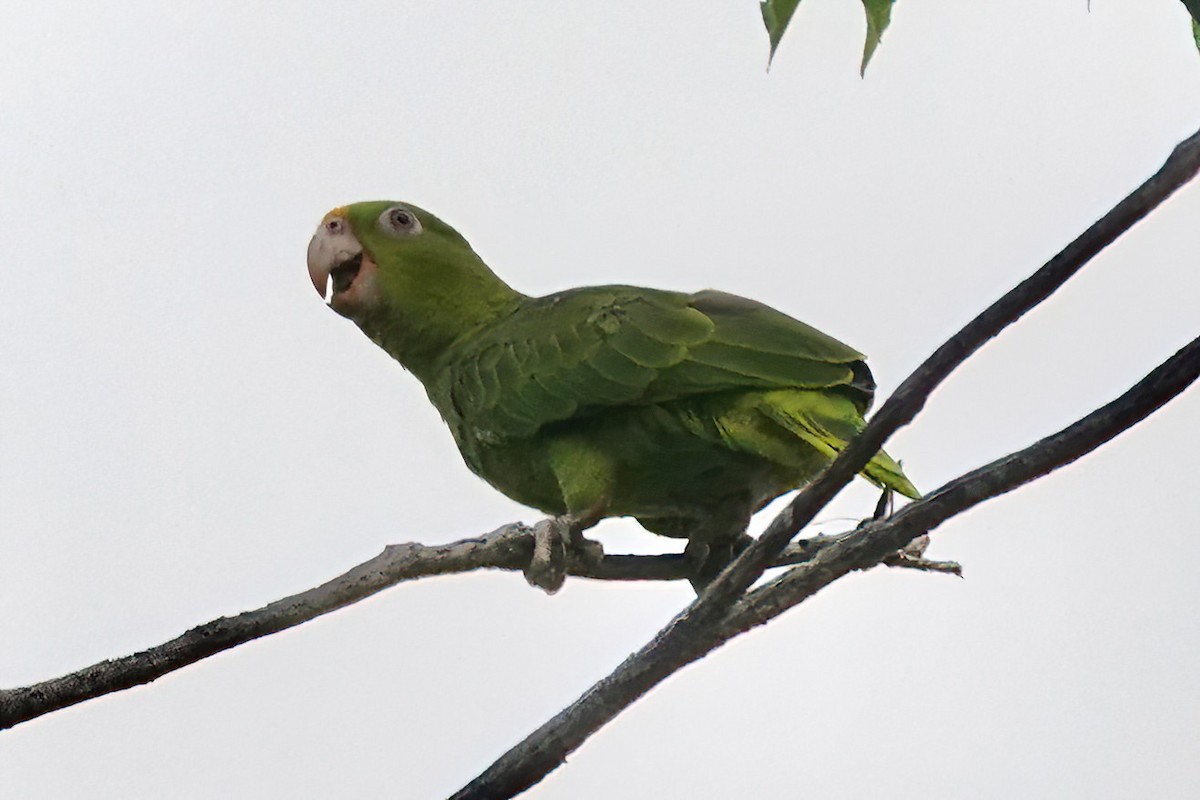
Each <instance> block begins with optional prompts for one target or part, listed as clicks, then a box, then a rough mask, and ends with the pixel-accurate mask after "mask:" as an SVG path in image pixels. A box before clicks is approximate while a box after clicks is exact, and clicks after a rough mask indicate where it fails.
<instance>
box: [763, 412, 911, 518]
mask: <svg viewBox="0 0 1200 800" xmlns="http://www.w3.org/2000/svg"><path fill="white" fill-rule="evenodd" d="M761 399H762V401H763V402H761V403H759V404H758V410H759V411H760V412H762V413H764V414H765V415H766V416H767V417H768V418H770V419H771V420H772V421H773V422H775V423H776V424H777V425H780V426H782V427H784V428H786V429H787V430H788V432H789V433H791V434H793V435H795V436H796V437H797V438H799V439H801V440H802V441H804V442H805V443H806V444H808V445H810V446H811V447H812V448H813V449H815V450H817V451H818V452H819V453H821V454H822V455H823V456H825V457H826V458H829V459H833V458H836V457H837V455H838V453H840V452H841V451H842V450H844V449H845V448H846V445H847V443H848V442H849V441H850V439H852V438H853V437H854V436H855V435H856V434H857V433H858V432H859V431H860V430H862V428H863V424H864V423H863V421H862V417H861V416H860V415H859V413H858V409H857V408H855V406H854V404H853V403H852V402H851V401H850V400H849V398H846V397H843V396H841V395H834V394H829V393H826V392H821V391H805V390H796V389H791V390H780V391H772V392H764V393H763V394H762V395H761ZM859 474H860V475H862V476H863V477H864V478H866V479H867V480H869V481H870V482H871V483H873V484H875V485H876V486H879V487H880V488H883V489H891V490H893V491H895V492H898V493H900V494H902V495H904V496H905V497H909V498H912V499H913V500H918V499H920V497H921V493H920V492H919V491H917V487H915V486H913V484H912V481H910V480H909V479H908V477H907V476H906V475H905V474H904V470H903V469H901V468H900V465H899V464H898V463H896V461H895V460H894V459H893V458H892V457H891V456H889V455H888V454H887V453H885V452H884V451H882V450H880V451H879V452H878V453H876V454H875V456H874V458H872V459H871V460H870V461H869V462H867V466H865V467H864V468H863V470H862V472H860V473H859Z"/></svg>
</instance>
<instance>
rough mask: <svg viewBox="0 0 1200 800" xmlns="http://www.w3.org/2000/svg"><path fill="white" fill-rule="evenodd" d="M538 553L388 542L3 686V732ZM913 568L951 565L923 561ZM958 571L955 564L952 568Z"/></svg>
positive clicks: (591, 572) (577, 568) (624, 569)
mask: <svg viewBox="0 0 1200 800" xmlns="http://www.w3.org/2000/svg"><path fill="white" fill-rule="evenodd" d="M845 535H846V534H837V535H822V536H814V537H811V538H809V539H801V540H798V541H796V542H793V543H792V544H790V545H789V546H788V548H787V549H786V550H785V551H784V552H783V554H782V555H781V556H780V557H779V558H778V559H777V560H776V563H775V564H774V565H773V566H778V567H784V566H790V565H794V564H800V563H803V562H804V561H807V560H808V559H810V558H812V557H813V556H814V555H815V554H816V553H817V552H819V551H820V550H821V549H822V548H823V547H827V546H829V545H830V544H832V543H833V542H835V541H837V540H838V539H840V538H842V537H843V536H845ZM532 552H533V536H532V533H531V531H530V529H529V528H527V527H526V526H524V525H522V524H520V523H512V524H510V525H505V526H503V527H500V528H497V529H496V530H494V531H492V532H491V533H485V534H483V535H481V536H476V537H471V538H468V539H461V540H459V541H456V542H450V543H448V544H442V545H424V544H417V543H415V542H410V543H406V544H395V545H389V546H387V547H385V548H384V550H383V552H381V553H380V554H379V555H377V556H375V557H374V558H372V559H370V560H368V561H365V562H363V563H362V564H359V565H358V566H356V567H353V568H352V569H350V570H348V571H347V572H345V573H343V574H341V575H339V576H337V577H336V578H333V579H332V580H329V581H326V582H325V583H323V584H321V585H320V586H317V587H314V588H312V589H309V590H307V591H304V592H300V593H299V594H294V595H292V596H290V597H285V598H283V599H282V600H277V601H275V602H273V603H271V604H269V605H266V606H263V607H262V608H258V609H254V610H253V611H246V612H243V613H241V614H238V615H237V616H234V617H220V618H218V619H215V620H213V621H211V622H207V623H205V624H203V625H200V626H198V627H195V628H192V629H191V630H189V631H187V632H186V633H184V634H182V635H181V636H178V637H176V638H174V639H172V640H171V641H169V642H165V643H164V644H161V645H158V646H157V647H152V648H150V649H148V650H143V651H141V652H138V653H134V654H133V655H129V656H125V657H123V658H116V659H111V660H107V661H102V662H100V663H98V664H94V665H92V666H90V667H85V668H83V669H81V670H78V671H76V672H72V673H70V674H68V675H63V676H61V677H58V678H53V679H51V680H48V681H43V682H42V683H38V684H35V685H32V686H25V687H21V688H15V689H4V690H0V730H4V729H7V728H11V727H13V726H14V725H19V724H20V723H22V722H28V721H29V720H31V719H35V718H37V717H40V716H42V715H44V714H49V713H50V712H53V711H58V710H59V709H62V708H66V707H68V706H72V705H76V704H78V703H82V702H84V701H85V700H90V699H92V698H94V697H100V696H102V695H105V694H111V693H113V692H119V691H123V690H125V689H131V688H133V687H134V686H140V685H142V684H145V683H150V682H151V681H154V680H157V679H158V678H161V677H162V676H163V675H166V674H167V673H170V672H174V671H175V670H177V669H182V668H183V667H186V666H188V665H190V664H194V663H196V662H197V661H201V660H203V659H205V658H208V657H209V656H214V655H216V654H217V653H220V652H223V651H225V650H229V649H230V648H233V647H237V646H238V645H241V644H245V643H246V642H250V641H253V640H254V639H258V638H260V637H263V636H268V635H270V634H272V633H278V632H280V631H283V630H286V629H288V628H292V627H295V626H296V625H300V624H301V623H304V622H307V621H309V620H311V619H314V618H316V617H319V616H321V615H323V614H328V613H329V612H331V611H336V610H337V609H339V608H342V607H344V606H347V605H350V604H352V603H356V602H358V601H359V600H363V599H365V598H367V597H370V596H371V595H373V594H377V593H378V592H381V591H383V590H384V589H388V588H390V587H392V586H395V585H396V584H397V583H402V582H404V581H411V580H416V579H418V578H426V577H430V576H434V575H449V574H454V573H460V572H470V571H473V570H478V569H497V570H508V571H513V572H520V571H522V570H523V569H524V568H525V567H526V566H527V565H528V564H529V557H530V554H531V553H532ZM567 566H568V574H570V575H572V576H575V577H579V578H592V579H596V580H608V581H664V580H684V579H686V578H688V577H690V576H691V570H692V565H691V564H689V563H688V562H687V561H686V560H685V559H684V558H683V556H682V555H675V554H667V555H658V556H635V555H610V556H605V557H604V558H603V559H602V560H601V561H600V562H598V563H597V562H593V561H590V560H588V559H579V558H574V559H573V560H571V561H570V563H568V565H567ZM895 566H898V567H908V568H910V569H926V570H931V571H946V569H945V568H942V567H936V568H935V567H930V566H929V565H925V564H920V563H899V562H897V563H896V564H895ZM951 571H952V570H951Z"/></svg>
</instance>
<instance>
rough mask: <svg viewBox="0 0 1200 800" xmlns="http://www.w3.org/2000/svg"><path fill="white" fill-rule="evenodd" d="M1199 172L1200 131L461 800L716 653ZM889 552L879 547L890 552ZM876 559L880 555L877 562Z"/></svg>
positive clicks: (945, 353) (519, 778) (929, 368)
mask: <svg viewBox="0 0 1200 800" xmlns="http://www.w3.org/2000/svg"><path fill="white" fill-rule="evenodd" d="M1197 171H1200V131H1197V132H1196V133H1194V134H1193V135H1192V136H1190V137H1189V138H1188V139H1185V140H1184V141H1183V142H1181V143H1180V144H1179V145H1177V146H1176V147H1175V149H1174V150H1173V151H1172V152H1171V155H1170V156H1169V157H1168V158H1167V160H1166V162H1165V163H1164V164H1163V166H1162V168H1160V169H1159V170H1158V172H1156V173H1155V174H1154V175H1153V176H1151V177H1150V178H1149V179H1148V180H1146V181H1145V182H1144V183H1143V184H1142V185H1141V186H1139V187H1138V188H1137V189H1135V190H1134V191H1133V192H1132V193H1131V194H1130V195H1128V196H1127V197H1126V198H1125V199H1123V200H1122V201H1121V202H1119V203H1117V205H1116V206H1114V207H1113V209H1112V210H1111V211H1109V212H1108V213H1107V214H1105V215H1104V216H1103V217H1102V218H1101V219H1100V220H1098V221H1097V222H1095V223H1094V224H1092V225H1091V226H1090V227H1089V228H1088V229H1087V230H1086V231H1084V232H1083V234H1081V235H1080V236H1079V237H1078V238H1076V239H1075V240H1074V241H1073V242H1071V243H1070V244H1069V245H1067V246H1066V247H1065V248H1064V249H1063V250H1062V251H1060V252H1059V253H1058V254H1057V255H1056V256H1054V258H1052V259H1051V260H1050V261H1048V262H1047V263H1046V264H1045V265H1043V266H1042V267H1041V268H1040V269H1039V270H1037V272H1035V273H1034V274H1033V275H1031V276H1030V277H1028V278H1026V279H1025V280H1024V281H1022V282H1021V283H1020V284H1018V285H1017V286H1016V287H1015V288H1014V289H1012V290H1011V291H1009V292H1008V293H1007V294H1005V295H1004V296H1003V297H1001V298H1000V299H999V300H997V301H996V302H995V303H993V304H992V305H991V306H989V307H988V308H987V309H985V310H984V311H983V313H981V314H980V315H979V316H977V317H976V318H975V319H973V320H971V321H970V322H969V323H967V324H966V325H965V326H964V327H963V328H962V330H960V331H959V332H958V333H956V334H955V335H954V336H952V337H950V339H949V340H947V342H946V343H945V344H943V345H942V346H941V347H939V348H938V349H937V350H936V351H935V352H934V353H933V355H931V356H930V357H929V358H928V359H926V360H925V361H924V363H922V364H921V365H920V366H919V367H918V368H917V369H916V370H915V371H914V372H913V373H912V374H911V375H910V376H909V377H908V378H907V379H906V380H905V381H904V382H903V383H902V384H901V385H900V387H899V388H898V389H897V390H896V392H895V393H894V394H893V395H892V396H891V397H890V398H889V399H888V401H887V402H886V403H884V405H883V406H882V407H881V408H880V410H879V412H878V413H877V414H876V415H875V416H874V417H873V418H872V419H871V421H870V423H868V425H867V426H866V428H864V429H863V431H862V432H861V433H860V434H859V435H858V436H857V437H856V438H855V439H854V441H852V442H851V443H850V445H849V446H848V447H847V448H846V449H845V450H843V451H842V452H841V453H840V454H839V455H838V457H837V458H836V459H835V460H834V461H833V463H832V464H830V465H829V467H827V468H826V469H825V471H824V472H822V473H821V474H820V475H819V476H817V478H816V479H815V480H813V481H812V482H811V483H809V484H808V485H807V486H805V487H804V488H803V489H802V490H801V491H800V492H799V494H798V495H797V496H796V498H795V499H794V500H793V501H792V502H791V503H790V504H789V505H788V506H787V507H786V508H785V509H784V510H783V512H781V513H780V514H779V515H778V516H777V517H776V518H775V519H774V520H773V521H772V522H771V524H770V525H769V526H768V527H767V530H766V531H765V532H764V533H763V534H762V536H760V537H759V538H758V540H757V541H756V542H755V543H754V544H753V545H751V546H750V547H748V548H746V549H745V550H744V551H742V553H741V554H740V555H739V556H738V557H737V558H735V559H734V560H733V561H732V562H731V563H730V564H729V566H727V567H726V568H725V569H724V570H723V571H722V572H721V574H720V575H718V576H717V578H716V579H715V580H714V581H713V582H712V583H711V584H710V585H709V586H708V588H707V589H706V590H705V591H704V592H703V594H701V595H700V597H698V598H697V599H696V601H695V602H693V603H692V604H691V605H690V606H688V607H687V608H686V609H684V610H683V611H682V612H681V613H680V614H679V615H677V616H676V617H675V618H674V619H673V620H671V622H670V623H668V625H667V626H666V627H665V628H663V629H662V630H661V631H659V632H658V633H657V634H656V635H655V636H654V638H653V639H652V640H651V641H650V642H648V643H647V644H646V645H645V646H643V647H642V648H641V649H640V650H638V651H637V652H636V653H634V654H633V655H631V656H630V657H629V658H628V659H627V660H626V661H625V662H624V663H622V664H621V665H620V666H619V667H618V668H617V670H616V671H614V672H613V673H612V674H611V675H609V676H608V677H607V678H604V679H602V680H601V681H599V682H598V683H596V684H595V685H593V686H592V688H591V689H589V690H588V691H587V692H585V693H584V694H583V696H581V697H580V698H579V699H578V700H576V701H575V702H574V703H572V704H571V705H570V706H568V707H567V708H566V709H564V710H563V711H561V712H560V713H559V714H557V715H555V716H554V717H553V718H552V719H550V720H549V721H548V722H546V723H545V724H544V725H542V726H541V727H540V728H538V729H537V730H536V731H534V732H533V733H531V734H530V735H529V736H527V737H526V738H525V739H524V740H523V741H522V742H520V743H518V744H517V745H516V746H514V747H513V748H512V749H510V750H509V751H508V752H507V753H505V754H504V755H502V756H501V757H500V758H499V759H497V760H496V761H495V762H494V763H493V764H492V765H491V766H490V767H488V769H486V770H485V771H484V772H483V773H482V774H480V775H479V776H478V777H477V778H476V779H475V780H473V781H471V783H469V784H468V785H467V786H465V787H463V789H461V790H460V791H459V792H458V793H457V794H455V795H454V797H455V798H462V799H463V800H465V799H466V798H495V797H511V796H513V795H515V794H517V793H519V792H521V791H524V790H525V789H527V788H529V787H530V786H532V785H533V784H534V783H537V782H538V781H540V780H541V779H542V778H543V777H545V775H546V774H548V773H549V772H550V771H551V770H553V769H555V768H557V767H558V766H559V765H560V764H562V763H563V762H564V761H565V760H566V757H567V755H568V754H570V753H571V752H573V751H574V750H575V749H576V748H577V747H579V746H580V745H581V744H583V742H584V741H585V740H586V739H587V738H588V736H590V735H591V734H592V733H594V732H595V731H596V730H598V729H599V728H600V727H602V726H603V725H605V724H606V723H607V722H608V721H609V720H611V719H612V718H613V717H615V716H616V715H617V714H619V713H620V712H621V711H622V710H624V709H625V708H626V707H627V706H629V705H630V704H631V703H633V702H634V701H635V700H637V699H638V698H639V697H641V696H642V695H643V694H645V693H646V692H648V691H650V689H652V688H653V687H654V686H656V685H657V684H658V683H659V682H660V681H662V680H663V679H665V678H666V677H667V676H668V675H670V674H672V673H673V672H674V671H675V670H677V669H679V668H680V667H682V666H684V665H685V664H688V663H690V662H692V661H694V660H695V659H697V658H699V657H700V656H702V655H703V654H705V653H706V652H708V651H709V650H710V649H711V648H712V647H713V646H714V643H715V641H716V639H715V637H717V635H718V634H717V630H718V628H719V625H720V622H721V621H722V618H723V617H725V615H726V614H727V613H728V610H729V608H730V607H731V606H732V604H733V603H734V602H735V601H736V600H737V598H739V597H740V596H741V595H742V594H743V593H744V592H745V591H746V590H747V589H748V588H749V587H750V586H751V585H752V584H753V583H754V582H755V581H756V580H758V578H759V577H761V576H762V574H763V571H764V570H765V569H766V568H767V566H768V565H769V564H770V563H771V562H772V561H773V560H774V559H775V558H776V557H777V556H778V555H779V553H780V552H782V550H783V548H784V547H785V546H786V544H787V542H788V541H789V540H790V539H791V538H792V537H793V536H795V535H796V533H797V531H799V530H800V529H801V528H802V527H804V526H805V525H807V524H809V523H810V522H811V521H812V519H813V517H815V516H816V514H817V513H818V512H819V511H820V510H821V509H822V508H824V507H825V505H826V504H828V503H829V501H830V500H832V499H833V498H834V496H836V495H837V493H838V492H840V491H841V489H842V487H843V486H845V485H846V484H847V483H848V482H849V481H850V480H851V479H852V478H853V477H854V476H855V475H856V474H857V473H858V472H859V470H861V469H862V468H863V467H864V466H865V465H866V463H867V462H868V461H869V460H870V459H871V457H872V456H874V454H875V453H876V452H878V451H879V449H880V448H881V447H882V446H883V444H884V442H885V441H886V440H887V438H888V437H889V436H891V434H893V433H894V432H895V431H896V430H898V429H899V428H900V427H901V426H903V425H906V424H908V423H909V422H911V421H912V419H913V418H914V417H915V416H916V414H917V412H919V411H920V410H921V408H922V407H923V406H924V405H925V401H926V400H927V399H928V397H929V395H930V393H931V392H932V391H933V390H934V389H935V388H936V387H937V386H938V385H939V384H940V383H941V382H942V381H943V380H944V379H945V378H946V377H947V376H948V375H949V374H950V372H952V371H953V370H954V369H955V368H956V367H957V366H958V365H959V364H961V363H962V362H963V361H965V360H966V359H967V358H968V357H969V356H970V355H971V354H972V353H974V352H975V351H976V350H978V349H979V348H980V347H982V346H983V345H984V344H985V343H986V342H987V341H988V340H989V339H991V338H992V337H994V336H996V335H997V334H998V333H999V332H1000V331H1002V330H1003V329H1004V328H1006V327H1007V326H1008V325H1011V324H1012V323H1013V322H1015V321H1016V320H1017V319H1019V318H1020V317H1021V316H1023V315H1024V314H1025V313H1026V312H1027V311H1029V310H1030V309H1032V308H1034V307H1035V306H1037V305H1038V304H1039V303H1041V302H1042V301H1043V300H1045V299H1046V298H1047V297H1049V296H1050V294H1051V293H1052V292H1054V291H1055V290H1056V289H1057V288H1058V287H1060V286H1061V285H1062V284H1063V283H1064V282H1066V280H1067V279H1069V278H1070V277H1071V276H1072V275H1074V274H1075V273H1076V272H1078V271H1079V270H1080V269H1082V268H1083V266H1084V265H1085V264H1087V262H1088V261H1090V260H1091V258H1092V257H1093V256H1095V255H1096V254H1097V253H1099V252H1100V251H1101V250H1102V249H1103V248H1105V247H1107V246H1108V245H1109V244H1111V243H1112V242H1113V241H1114V240H1115V239H1116V238H1117V237H1118V236H1120V235H1121V234H1122V233H1124V232H1125V231H1127V230H1128V229H1129V228H1131V227H1132V226H1133V225H1134V224H1135V223H1137V222H1138V221H1139V220H1141V219H1142V218H1143V217H1145V216H1146V215H1147V214H1148V213H1149V212H1150V211H1152V210H1153V209H1154V208H1156V207H1157V206H1158V205H1160V204H1161V203H1162V202H1163V201H1165V200H1166V199H1167V198H1168V197H1170V196H1171V195H1172V194H1173V193H1174V192H1175V191H1176V190H1178V189H1179V188H1180V187H1181V186H1183V185H1184V184H1185V183H1187V182H1188V181H1189V180H1191V179H1192V178H1193V177H1195V175H1196V173H1197ZM883 555H884V554H880V558H882V556H883ZM876 560H878V559H876Z"/></svg>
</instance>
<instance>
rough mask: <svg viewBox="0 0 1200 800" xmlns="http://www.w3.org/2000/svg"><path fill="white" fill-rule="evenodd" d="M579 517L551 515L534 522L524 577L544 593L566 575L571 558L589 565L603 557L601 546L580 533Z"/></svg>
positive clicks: (557, 586)
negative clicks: (529, 553)
mask: <svg viewBox="0 0 1200 800" xmlns="http://www.w3.org/2000/svg"><path fill="white" fill-rule="evenodd" d="M577 524H578V521H577V520H576V519H575V518H574V517H572V516H570V515H569V514H568V515H565V516H561V517H550V518H549V519H544V520H542V521H541V522H539V523H538V524H536V525H534V526H533V558H531V559H530V560H529V566H528V567H526V568H525V580H527V581H528V582H529V585H530V586H536V587H537V588H539V589H541V590H542V591H544V592H545V593H546V594H554V593H555V592H557V591H558V590H559V589H561V588H562V585H563V583H564V582H565V581H566V579H567V567H568V565H569V564H570V562H571V561H582V562H584V563H586V564H589V565H596V564H599V563H600V561H601V560H602V559H603V558H604V547H603V545H601V544H600V543H599V542H594V541H592V540H591V539H589V538H587V537H586V536H584V535H583V532H582V531H581V530H579V529H578V528H577V527H576V526H577Z"/></svg>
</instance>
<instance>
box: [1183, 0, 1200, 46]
mask: <svg viewBox="0 0 1200 800" xmlns="http://www.w3.org/2000/svg"><path fill="white" fill-rule="evenodd" d="M1183 5H1184V7H1185V8H1186V9H1187V10H1188V13H1189V14H1191V15H1192V37H1193V38H1194V39H1195V40H1196V49H1197V50H1200V0H1183Z"/></svg>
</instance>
